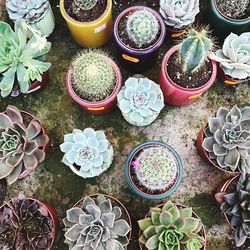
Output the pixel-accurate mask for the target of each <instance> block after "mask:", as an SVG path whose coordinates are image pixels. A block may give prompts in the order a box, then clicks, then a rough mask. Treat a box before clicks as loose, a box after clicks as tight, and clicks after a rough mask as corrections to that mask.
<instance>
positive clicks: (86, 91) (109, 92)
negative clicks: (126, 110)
mask: <svg viewBox="0 0 250 250" xmlns="http://www.w3.org/2000/svg"><path fill="white" fill-rule="evenodd" d="M121 82H122V76H121V72H120V70H119V68H118V66H117V65H116V63H115V62H114V61H113V60H112V59H111V58H109V57H108V56H107V55H106V54H105V53H103V52H100V51H96V50H86V51H83V52H81V53H80V54H79V55H78V56H77V57H75V59H74V60H73V61H72V63H71V65H70V67H69V70H68V73H67V77H66V86H67V89H68V92H69V94H70V96H71V97H72V98H73V100H74V101H76V102H77V103H78V104H79V105H80V106H81V107H82V108H83V109H84V110H85V111H87V112H89V113H91V114H93V115H103V114H106V113H107V112H110V111H111V110H112V109H113V108H114V107H115V105H116V102H117V99H116V96H117V94H118V92H119V90H120V89H121Z"/></svg>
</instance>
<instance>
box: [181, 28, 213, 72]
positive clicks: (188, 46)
mask: <svg viewBox="0 0 250 250" xmlns="http://www.w3.org/2000/svg"><path fill="white" fill-rule="evenodd" d="M212 47H213V42H212V40H211V39H210V38H209V37H208V36H207V30H206V29H202V30H201V31H197V30H195V29H191V30H190V32H189V35H188V37H187V38H185V39H184V41H183V42H182V44H181V49H180V59H181V62H182V65H183V70H184V71H190V72H192V71H195V70H197V69H199V68H200V67H201V66H202V65H203V63H204V61H205V60H206V59H207V57H208V54H209V52H210V51H211V49H212Z"/></svg>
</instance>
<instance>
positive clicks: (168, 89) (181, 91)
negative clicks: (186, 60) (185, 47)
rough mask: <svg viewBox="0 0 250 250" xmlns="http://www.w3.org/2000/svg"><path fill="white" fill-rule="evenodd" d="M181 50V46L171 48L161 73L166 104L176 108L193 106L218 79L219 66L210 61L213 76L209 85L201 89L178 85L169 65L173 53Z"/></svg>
mask: <svg viewBox="0 0 250 250" xmlns="http://www.w3.org/2000/svg"><path fill="white" fill-rule="evenodd" d="M179 49H180V44H178V45H175V46H173V47H172V48H170V49H169V50H168V51H167V53H166V54H165V56H164V58H163V61H162V65H161V71H160V86H161V89H162V91H163V94H164V99H165V103H167V104H170V105H174V106H185V105H188V104H191V103H193V102H194V101H195V99H196V98H198V97H199V96H201V95H202V94H203V93H204V92H205V91H206V90H208V89H209V88H210V87H211V86H212V84H213V83H214V81H215V79H216V74H217V65H216V62H215V61H213V60H210V62H211V64H212V75H211V77H210V79H209V81H208V82H207V83H205V84H204V85H203V86H201V87H199V88H190V89H188V88H183V87H181V86H179V85H177V84H176V83H175V82H174V81H173V80H172V79H171V78H170V77H169V75H168V72H167V70H166V69H167V64H168V60H169V58H170V57H171V55H172V54H173V53H175V52H176V51H178V50H179Z"/></svg>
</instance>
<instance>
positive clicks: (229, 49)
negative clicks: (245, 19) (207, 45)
mask: <svg viewBox="0 0 250 250" xmlns="http://www.w3.org/2000/svg"><path fill="white" fill-rule="evenodd" d="M249 44H250V32H246V33H243V34H241V35H240V36H238V35H236V34H234V33H231V34H230V35H229V36H228V37H227V38H226V40H225V42H224V44H223V47H222V49H219V50H217V51H216V53H215V54H214V55H213V59H214V60H215V61H217V62H218V63H219V64H220V67H219V69H220V71H219V80H220V81H221V82H223V83H225V84H228V85H235V84H239V83H242V82H247V81H248V80H249V79H250V46H249Z"/></svg>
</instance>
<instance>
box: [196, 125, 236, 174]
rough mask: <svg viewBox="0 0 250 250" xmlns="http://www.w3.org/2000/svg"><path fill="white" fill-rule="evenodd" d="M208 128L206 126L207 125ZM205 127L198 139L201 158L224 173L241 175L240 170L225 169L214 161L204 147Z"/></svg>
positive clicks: (197, 147)
mask: <svg viewBox="0 0 250 250" xmlns="http://www.w3.org/2000/svg"><path fill="white" fill-rule="evenodd" d="M205 128H206V127H205ZM205 128H203V129H202V130H201V131H200V132H199V133H198V135H197V139H196V149H197V151H198V153H199V155H200V156H201V158H202V159H203V160H205V161H206V162H208V163H210V164H211V165H212V166H214V167H215V168H217V169H219V170H220V171H223V172H224V173H228V174H231V175H232V174H233V175H239V173H240V172H232V171H229V170H226V169H223V168H221V167H220V166H219V164H218V163H217V162H216V161H213V160H212V159H210V157H209V155H208V153H207V151H206V150H205V149H204V148H203V147H202V143H203V140H204V138H205Z"/></svg>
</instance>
